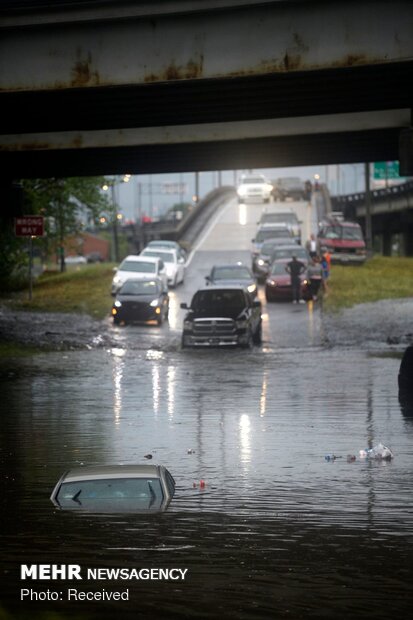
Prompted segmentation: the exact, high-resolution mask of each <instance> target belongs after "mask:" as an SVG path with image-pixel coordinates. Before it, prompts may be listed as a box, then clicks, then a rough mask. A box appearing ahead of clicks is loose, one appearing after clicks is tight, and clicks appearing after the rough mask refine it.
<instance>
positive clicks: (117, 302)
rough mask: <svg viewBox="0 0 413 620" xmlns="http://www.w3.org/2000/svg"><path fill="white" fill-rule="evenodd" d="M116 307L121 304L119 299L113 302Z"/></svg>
mask: <svg viewBox="0 0 413 620" xmlns="http://www.w3.org/2000/svg"><path fill="white" fill-rule="evenodd" d="M113 305H114V306H115V307H116V308H120V307H121V305H122V302H121V301H118V300H116V301H115V303H114V304H113Z"/></svg>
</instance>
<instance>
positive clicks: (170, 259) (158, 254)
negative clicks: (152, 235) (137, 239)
mask: <svg viewBox="0 0 413 620" xmlns="http://www.w3.org/2000/svg"><path fill="white" fill-rule="evenodd" d="M143 256H152V257H153V258H161V259H162V260H163V262H164V263H174V262H175V256H174V253H173V252H162V251H161V250H145V252H144V254H143Z"/></svg>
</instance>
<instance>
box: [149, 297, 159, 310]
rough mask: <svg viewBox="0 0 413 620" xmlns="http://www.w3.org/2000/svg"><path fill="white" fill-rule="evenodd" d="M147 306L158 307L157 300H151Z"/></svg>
mask: <svg viewBox="0 0 413 620" xmlns="http://www.w3.org/2000/svg"><path fill="white" fill-rule="evenodd" d="M149 305H150V306H152V308H155V307H156V306H159V299H153V300H152V301H151V303H150V304H149Z"/></svg>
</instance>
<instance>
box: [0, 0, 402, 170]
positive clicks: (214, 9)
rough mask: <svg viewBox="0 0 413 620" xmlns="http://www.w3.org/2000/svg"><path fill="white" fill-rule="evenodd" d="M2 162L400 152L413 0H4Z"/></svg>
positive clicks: (347, 157)
mask: <svg viewBox="0 0 413 620" xmlns="http://www.w3.org/2000/svg"><path fill="white" fill-rule="evenodd" d="M0 29H1V37H0V89H1V90H0V105H1V109H2V114H1V117H0V170H1V175H2V176H3V177H8V178H16V177H27V176H70V175H91V174H100V173H105V174H112V173H123V172H125V171H128V172H129V173H140V174H142V173H155V172H165V171H171V172H172V171H189V170H210V169H219V168H222V169H237V168H238V169H240V168H241V169H242V168H252V167H270V166H288V165H309V164H327V163H337V162H354V161H369V160H390V159H398V157H399V147H398V141H399V134H400V130H401V129H402V128H406V127H409V126H410V123H411V108H412V88H411V78H412V68H413V36H412V35H413V5H412V3H411V2H410V0H395V1H394V2H392V3H389V2H387V1H384V0H375V1H370V0H357V1H354V0H348V1H347V2H345V3H344V2H343V3H332V2H329V1H325V0H314V1H309V0H307V1H306V0H302V1H291V0H290V1H288V0H286V1H274V0H260V1H258V0H255V1H246V0H202V1H201V0H191V1H190V0H158V1H156V2H149V1H143V0H142V1H126V0H125V1H123V0H120V1H114V0H112V1H107V0H106V1H105V0H100V1H99V0H96V1H88V0H85V1H83V2H81V1H79V0H71V1H69V0H55V2H53V3H50V2H46V1H44V0H13V1H11V0H10V1H8V0H4V1H3V2H2V4H1V10H0Z"/></svg>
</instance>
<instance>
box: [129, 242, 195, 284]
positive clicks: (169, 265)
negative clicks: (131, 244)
mask: <svg viewBox="0 0 413 620" xmlns="http://www.w3.org/2000/svg"><path fill="white" fill-rule="evenodd" d="M140 256H147V257H152V258H159V259H160V260H162V262H163V263H164V264H165V269H166V276H167V279H168V285H169V286H171V287H175V286H176V285H177V284H179V283H180V282H183V281H184V279H185V260H184V258H183V257H182V256H179V254H178V253H177V251H176V250H172V249H169V248H154V247H152V246H151V247H146V248H145V249H144V250H142V252H141V253H140Z"/></svg>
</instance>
